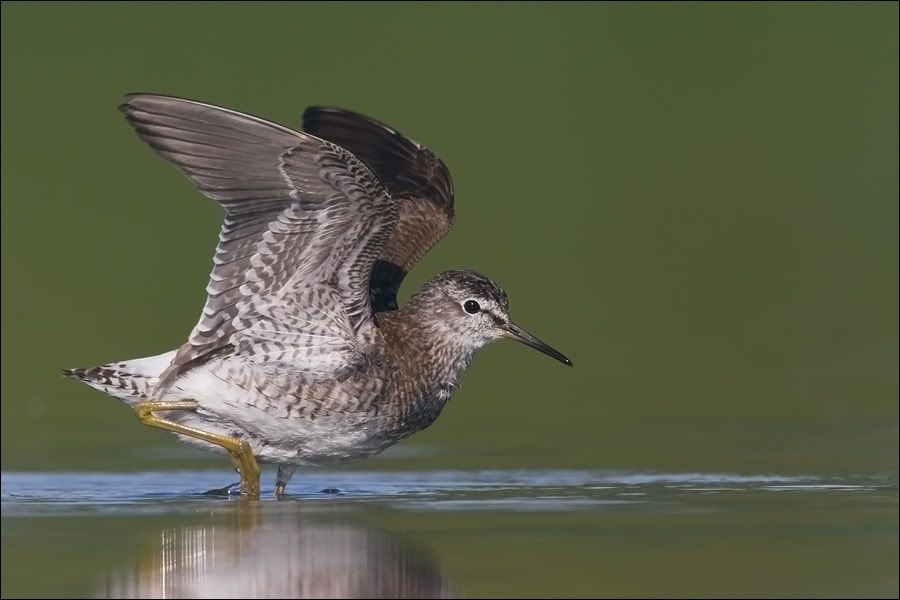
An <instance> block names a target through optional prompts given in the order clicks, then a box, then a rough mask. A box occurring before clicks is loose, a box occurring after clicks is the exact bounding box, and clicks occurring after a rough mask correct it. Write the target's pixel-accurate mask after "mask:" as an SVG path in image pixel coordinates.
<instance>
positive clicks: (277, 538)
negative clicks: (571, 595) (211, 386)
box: [100, 503, 454, 598]
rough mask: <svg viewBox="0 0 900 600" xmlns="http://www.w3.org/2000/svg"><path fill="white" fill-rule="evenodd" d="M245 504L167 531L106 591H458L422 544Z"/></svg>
mask: <svg viewBox="0 0 900 600" xmlns="http://www.w3.org/2000/svg"><path fill="white" fill-rule="evenodd" d="M256 504H257V503H242V505H240V506H238V507H236V509H235V512H234V514H233V515H229V518H228V519H226V520H223V519H215V518H213V519H210V520H209V522H208V524H205V525H199V526H198V525H196V524H192V525H190V526H185V527H180V528H173V529H166V530H163V531H162V532H161V533H160V534H159V538H158V540H157V541H156V542H155V543H154V544H153V546H152V550H151V551H150V552H148V553H147V554H146V555H145V556H144V557H143V558H142V559H141V561H140V563H139V564H138V566H137V567H136V568H135V569H132V570H127V571H124V572H119V573H116V574H114V575H112V576H111V577H109V579H108V580H107V581H106V582H105V583H104V585H103V586H102V589H101V593H100V597H106V598H452V597H454V593H453V591H452V590H451V588H450V585H449V582H448V581H447V579H446V577H445V576H444V574H443V573H442V572H441V570H440V568H439V566H438V565H437V564H436V563H435V562H434V561H433V559H432V558H431V557H430V556H429V555H428V553H427V552H425V551H423V549H422V548H419V547H416V546H411V545H409V544H408V543H407V542H405V541H404V540H402V539H401V538H397V537H395V536H391V535H388V534H386V533H384V532H382V531H379V530H376V529H373V528H370V527H368V526H365V525H360V524H359V523H353V522H351V521H349V520H346V519H343V520H335V519H334V518H333V517H332V518H330V519H327V520H323V519H322V518H321V517H317V516H315V515H313V516H310V515H306V514H301V513H300V512H299V511H293V512H284V511H277V512H276V513H275V514H265V513H267V512H268V511H267V510H265V509H266V508H267V507H265V506H255V505H256Z"/></svg>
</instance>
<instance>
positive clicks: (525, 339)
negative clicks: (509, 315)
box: [506, 323, 574, 367]
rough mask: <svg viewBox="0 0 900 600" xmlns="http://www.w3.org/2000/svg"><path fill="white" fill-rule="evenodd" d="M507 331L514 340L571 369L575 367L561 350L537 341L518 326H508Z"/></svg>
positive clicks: (511, 324)
mask: <svg viewBox="0 0 900 600" xmlns="http://www.w3.org/2000/svg"><path fill="white" fill-rule="evenodd" d="M506 331H507V332H508V333H509V336H510V337H511V338H513V339H514V340H517V341H519V342H522V343H523V344H525V345H526V346H531V347H532V348H534V349H535V350H538V351H540V352H543V353H544V354H546V355H547V356H552V357H553V358H555V359H556V360H558V361H559V362H561V363H564V364H567V365H569V366H570V367H572V366H574V365H573V364H572V361H571V360H569V359H568V358H567V357H566V355H565V354H563V353H562V352H560V351H559V350H556V349H554V348H552V347H551V346H549V345H548V344H545V343H544V342H542V341H541V340H539V339H537V338H536V337H534V336H533V335H531V334H530V333H528V332H527V331H525V330H524V329H522V328H521V327H519V326H518V325H515V324H513V323H510V324H509V325H507V326H506Z"/></svg>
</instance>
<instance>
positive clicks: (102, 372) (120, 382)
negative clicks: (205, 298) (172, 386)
mask: <svg viewBox="0 0 900 600" xmlns="http://www.w3.org/2000/svg"><path fill="white" fill-rule="evenodd" d="M174 357H175V350H172V351H171V352H166V353H165V354H160V355H157V356H148V357H144V358H136V359H133V360H125V361H120V362H113V363H109V364H105V365H101V366H99V367H91V368H89V369H65V370H64V371H63V375H65V376H66V377H71V378H72V379H76V380H78V381H81V382H83V383H86V384H87V385H89V386H91V387H92V388H94V389H96V390H100V391H101V392H104V393H106V394H109V395H110V396H112V397H114V398H119V399H121V400H125V401H126V402H128V403H132V402H138V401H140V400H146V399H147V398H148V397H149V396H150V393H151V391H152V390H153V387H154V386H155V385H156V382H157V380H158V378H159V376H160V374H161V373H162V372H163V371H164V370H165V369H166V367H168V366H169V364H170V363H171V362H172V359H173V358H174Z"/></svg>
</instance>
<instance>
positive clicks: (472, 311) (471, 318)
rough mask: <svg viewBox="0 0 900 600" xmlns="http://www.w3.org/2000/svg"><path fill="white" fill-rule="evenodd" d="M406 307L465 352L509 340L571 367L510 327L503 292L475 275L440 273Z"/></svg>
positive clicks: (466, 272)
mask: <svg viewBox="0 0 900 600" xmlns="http://www.w3.org/2000/svg"><path fill="white" fill-rule="evenodd" d="M410 304H412V305H414V306H416V308H417V309H418V310H420V311H425V314H427V315H428V320H429V322H430V323H429V324H430V325H431V327H433V328H434V329H435V330H436V333H437V334H438V335H440V336H442V337H445V339H448V340H452V341H453V342H455V344H458V345H459V346H461V347H464V348H466V349H468V350H472V351H474V350H477V349H478V348H481V347H482V346H484V345H485V344H488V343H490V342H493V341H495V340H499V339H501V338H512V339H514V340H516V341H519V342H522V343H523V344H525V345H526V346H531V347H532V348H534V349H535V350H539V351H541V352H543V353H544V354H546V355H548V356H552V357H553V358H555V359H556V360H558V361H560V362H562V363H565V364H567V365H569V366H572V361H570V360H569V359H568V358H566V357H565V356H564V355H563V354H562V353H561V352H559V351H557V350H555V349H553V348H551V347H550V346H549V345H547V344H545V343H544V342H542V341H541V340H539V339H538V338H536V337H534V336H533V335H531V334H530V333H528V332H527V331H525V330H523V329H522V328H521V327H519V326H518V325H516V324H515V323H513V322H512V321H511V320H510V318H509V300H508V299H507V297H506V292H504V291H503V290H502V289H501V288H500V286H498V285H497V284H496V283H494V282H493V281H491V280H490V279H488V278H487V277H485V276H484V275H482V274H480V273H476V272H475V271H446V272H444V273H441V274H440V275H438V276H436V277H434V278H432V279H431V280H430V281H429V282H428V283H426V284H425V285H424V286H423V287H422V289H420V290H419V291H418V292H417V293H416V294H415V295H414V296H413V297H412V298H411V299H410Z"/></svg>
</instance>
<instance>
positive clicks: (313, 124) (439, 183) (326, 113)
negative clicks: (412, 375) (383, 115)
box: [303, 106, 453, 312]
mask: <svg viewBox="0 0 900 600" xmlns="http://www.w3.org/2000/svg"><path fill="white" fill-rule="evenodd" d="M303 130H304V131H306V132H308V133H311V134H312V135H315V136H317V137H320V138H322V139H326V140H328V141H330V142H333V143H335V144H337V145H338V146H341V147H342V148H346V149H347V150H349V151H350V152H352V153H353V154H354V155H355V156H356V157H357V158H359V159H360V160H361V161H362V162H364V163H365V164H366V166H368V167H369V168H370V169H372V171H373V172H374V173H375V175H376V176H377V177H378V179H379V181H381V183H382V184H384V186H385V187H386V188H387V190H388V192H389V193H390V194H391V196H392V197H393V198H394V199H395V200H396V201H397V204H398V208H399V210H400V215H399V220H398V222H397V226H396V227H395V228H394V231H393V233H392V234H391V237H390V238H389V239H388V241H387V243H386V244H385V247H384V249H383V250H382V252H381V255H380V256H379V258H378V261H377V262H376V263H375V265H374V270H373V272H372V281H371V296H372V306H373V308H374V310H375V311H376V312H381V311H385V310H394V309H396V308H397V292H398V291H399V289H400V284H401V283H402V282H403V278H404V277H406V274H407V273H408V272H409V271H410V270H411V269H412V268H413V266H415V264H416V263H417V262H418V261H419V260H420V259H421V258H422V257H423V256H424V255H425V253H426V252H428V251H429V250H430V249H431V248H432V247H433V246H434V245H435V244H436V243H437V242H438V241H439V240H440V239H441V238H442V237H444V235H445V234H446V233H447V232H448V231H449V230H450V228H451V227H452V225H453V181H452V180H451V178H450V171H449V170H448V169H447V165H445V164H444V162H443V161H442V160H441V159H440V158H438V157H437V156H435V155H434V153H432V152H431V151H430V150H429V149H428V148H426V147H424V146H422V145H421V144H418V143H416V142H414V141H413V140H411V139H409V138H407V137H406V136H404V135H403V134H401V133H400V132H398V131H396V130H394V129H392V128H390V127H388V126H387V125H385V124H383V123H379V122H378V121H375V120H374V119H371V118H369V117H366V116H364V115H360V114H357V113H354V112H351V111H348V110H344V109H340V108H331V107H319V106H313V107H310V108H307V109H306V111H305V112H304V113H303Z"/></svg>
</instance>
